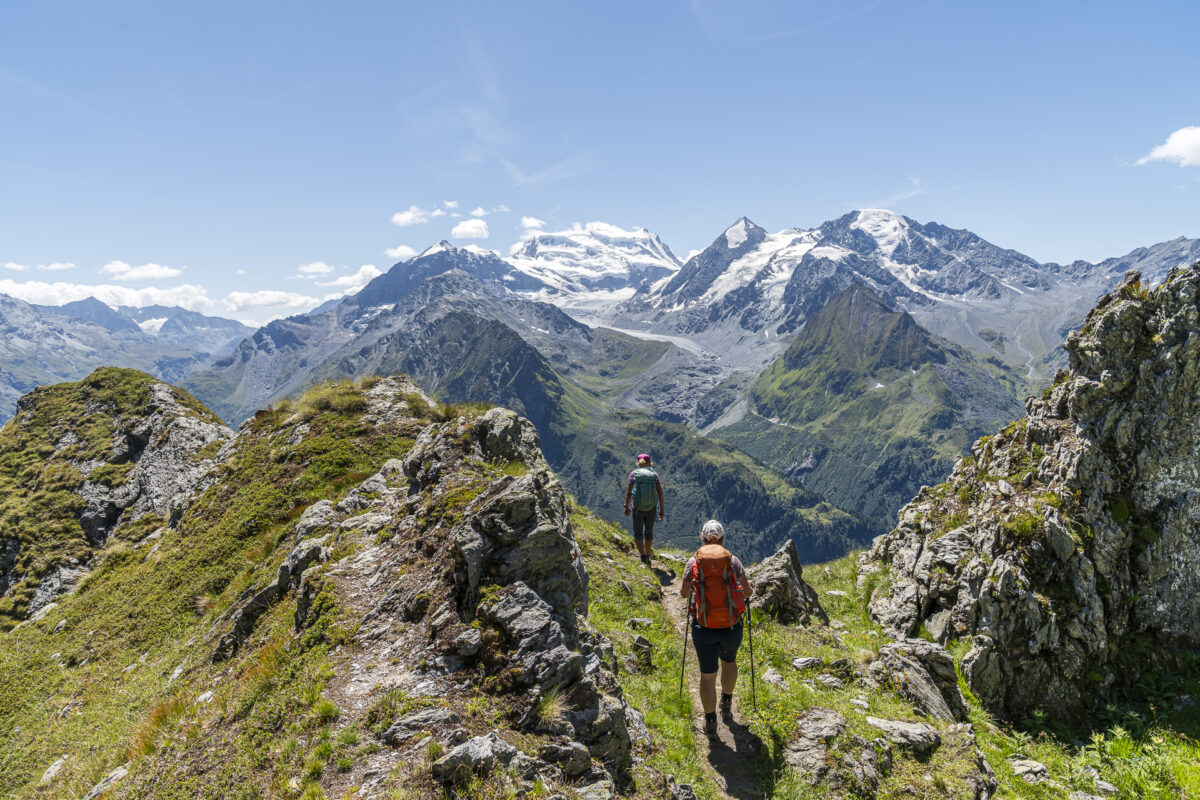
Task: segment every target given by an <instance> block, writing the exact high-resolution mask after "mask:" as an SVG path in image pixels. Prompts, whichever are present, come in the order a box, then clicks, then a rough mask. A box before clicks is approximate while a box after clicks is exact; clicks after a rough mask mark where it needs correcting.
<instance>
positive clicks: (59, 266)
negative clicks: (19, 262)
mask: <svg viewBox="0 0 1200 800" xmlns="http://www.w3.org/2000/svg"><path fill="white" fill-rule="evenodd" d="M37 268H38V269H42V270H45V271H46V272H59V271H61V270H64V269H75V265H74V264H72V263H71V262H69V261H67V262H62V261H55V262H54V263H53V264H38V265H37Z"/></svg>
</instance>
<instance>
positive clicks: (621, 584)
mask: <svg viewBox="0 0 1200 800" xmlns="http://www.w3.org/2000/svg"><path fill="white" fill-rule="evenodd" d="M617 586H619V587H621V591H622V592H624V593H625V594H628V595H632V594H633V587H632V586H630V585H629V584H628V583H627V582H626V581H617Z"/></svg>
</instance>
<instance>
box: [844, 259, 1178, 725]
mask: <svg viewBox="0 0 1200 800" xmlns="http://www.w3.org/2000/svg"><path fill="white" fill-rule="evenodd" d="M1065 348H1066V350H1067V352H1068V354H1069V357H1070V369H1069V371H1066V372H1061V373H1060V374H1059V376H1058V378H1057V380H1056V382H1055V385H1054V386H1053V387H1052V388H1051V389H1048V390H1047V391H1046V392H1045V393H1044V394H1043V396H1042V397H1040V398H1036V397H1031V398H1029V399H1028V400H1027V401H1026V407H1027V409H1028V412H1029V415H1028V418H1027V419H1025V420H1022V421H1019V422H1017V423H1014V424H1013V425H1011V426H1009V427H1008V428H1006V429H1005V430H1004V431H1002V432H1000V433H999V434H997V435H996V436H994V437H985V438H983V439H981V440H979V442H978V443H976V445H975V447H974V448H973V451H972V457H971V458H968V459H963V460H961V461H960V462H959V463H958V464H957V465H956V467H955V470H954V473H953V474H952V475H951V477H950V479H949V481H948V482H947V483H945V484H943V485H941V486H938V487H936V488H933V489H928V488H927V489H924V490H923V491H922V492H921V494H919V495H918V496H917V498H916V499H915V500H914V501H913V502H912V503H910V504H909V505H908V506H907V507H905V508H904V509H903V510H902V511H901V512H900V523H899V526H898V527H897V528H896V529H895V530H893V531H892V532H891V533H889V534H887V535H885V536H882V537H880V538H879V539H877V540H876V542H875V546H874V549H873V550H872V551H871V552H870V553H869V554H867V555H866V556H864V558H863V559H862V562H861V578H860V579H861V580H863V581H866V580H876V579H875V578H872V577H870V574H871V573H873V572H875V571H877V570H879V569H880V567H881V565H882V566H883V567H885V568H886V569H887V570H888V572H889V578H890V579H891V583H890V586H888V588H887V589H886V591H883V592H879V593H877V594H876V597H875V599H874V600H873V602H872V604H871V613H872V615H873V616H874V617H875V618H876V619H877V620H878V621H879V622H880V623H881V624H883V625H884V626H885V627H886V628H887V629H888V630H889V631H890V632H891V633H892V634H893V635H896V636H911V635H914V634H915V633H916V632H917V631H918V629H919V628H920V627H921V626H922V625H923V626H924V627H925V628H926V629H927V630H928V631H929V632H930V633H931V634H933V636H934V637H935V638H936V639H938V640H939V641H942V642H945V641H947V640H950V639H954V638H960V637H964V636H971V637H973V647H972V648H971V651H970V652H969V653H968V654H967V656H966V658H965V659H964V661H963V669H964V672H965V673H966V677H967V680H968V682H969V684H970V686H971V688H972V690H973V691H974V693H975V694H976V695H977V696H978V697H979V698H980V699H981V700H982V701H983V702H984V703H985V704H986V705H987V706H988V707H989V708H991V709H993V710H994V711H997V712H999V713H1001V714H1003V715H1006V716H1008V717H1010V718H1016V719H1021V718H1024V717H1025V716H1026V715H1028V714H1029V713H1031V712H1032V711H1034V710H1036V709H1046V710H1051V709H1053V711H1054V713H1055V714H1056V715H1058V716H1059V717H1063V716H1066V717H1072V716H1081V715H1083V714H1084V713H1085V712H1086V711H1088V710H1089V709H1090V708H1091V707H1092V706H1093V705H1095V704H1096V703H1098V702H1100V701H1102V700H1103V698H1104V697H1105V694H1106V691H1107V690H1108V689H1110V688H1111V687H1113V686H1115V685H1116V684H1118V683H1119V682H1121V681H1125V680H1134V679H1136V678H1137V676H1138V675H1139V674H1140V673H1141V671H1142V670H1145V669H1157V668H1161V666H1163V663H1164V661H1166V660H1169V659H1170V658H1171V657H1172V655H1171V654H1173V653H1175V652H1177V651H1179V650H1181V649H1183V650H1187V649H1195V648H1197V647H1200V527H1198V526H1197V524H1196V521H1197V520H1200V470H1198V469H1197V464H1196V452H1197V447H1198V446H1200V422H1198V420H1200V263H1197V264H1194V265H1192V266H1191V267H1190V268H1188V269H1183V270H1175V271H1173V272H1172V273H1171V274H1170V275H1168V277H1167V279H1166V280H1165V281H1164V283H1163V284H1162V285H1161V286H1159V287H1158V288H1156V289H1154V290H1152V291H1149V292H1147V291H1146V290H1145V289H1144V288H1143V287H1142V286H1141V283H1140V280H1139V276H1138V274H1137V273H1130V274H1129V275H1127V277H1126V279H1125V281H1124V282H1123V283H1122V284H1121V285H1120V286H1118V287H1117V289H1116V290H1114V292H1113V293H1112V294H1111V295H1106V296H1105V297H1103V298H1101V299H1100V302H1099V304H1098V305H1097V307H1096V308H1095V309H1094V310H1093V311H1092V312H1091V313H1090V314H1089V315H1088V317H1087V320H1086V322H1085V323H1084V325H1083V327H1082V328H1081V329H1080V330H1079V331H1077V332H1074V333H1072V334H1071V335H1070V336H1069V337H1068V339H1067V342H1066V345H1065Z"/></svg>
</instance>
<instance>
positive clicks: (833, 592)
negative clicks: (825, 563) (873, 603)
mask: <svg viewBox="0 0 1200 800" xmlns="http://www.w3.org/2000/svg"><path fill="white" fill-rule="evenodd" d="M825 594H826V595H827V596H829V597H849V596H850V595H849V594H848V593H846V592H843V591H842V590H841V589H830V590H829V591H827V592H826V593H825Z"/></svg>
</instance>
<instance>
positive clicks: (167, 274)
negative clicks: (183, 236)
mask: <svg viewBox="0 0 1200 800" xmlns="http://www.w3.org/2000/svg"><path fill="white" fill-rule="evenodd" d="M100 272H102V273H103V274H105V275H111V276H113V277H114V278H116V279H117V280H119V281H158V280H162V279H163V278H177V277H179V276H180V275H182V274H183V270H181V269H176V268H175V267H164V266H163V265H162V264H139V265H138V266H136V267H135V266H132V265H131V264H127V263H126V262H124V261H110V262H108V263H107V264H105V265H104V266H103V267H101V268H100Z"/></svg>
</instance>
